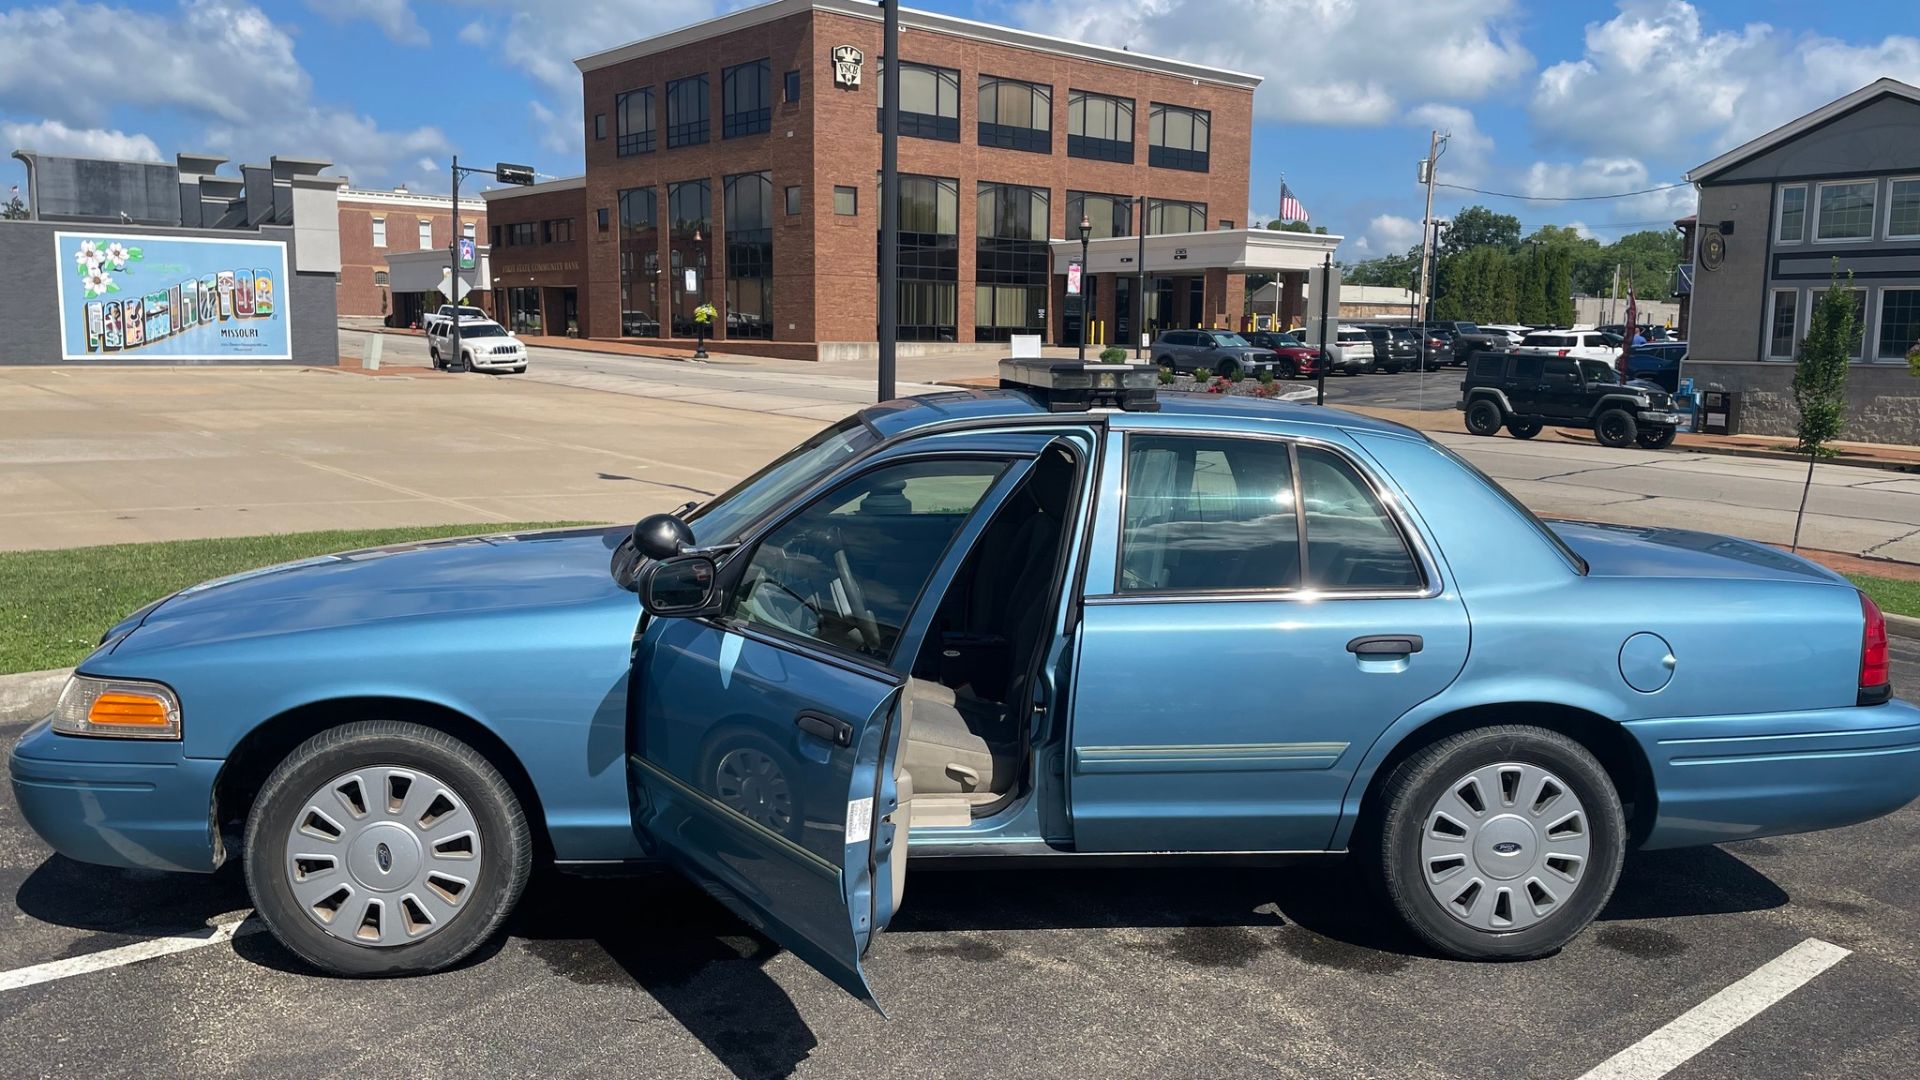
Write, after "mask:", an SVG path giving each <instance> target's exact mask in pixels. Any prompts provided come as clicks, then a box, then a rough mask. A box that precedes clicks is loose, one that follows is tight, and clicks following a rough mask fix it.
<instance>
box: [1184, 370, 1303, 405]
mask: <svg viewBox="0 0 1920 1080" xmlns="http://www.w3.org/2000/svg"><path fill="white" fill-rule="evenodd" d="M1160 389H1161V390H1162V391H1168V390H1171V391H1173V392H1175V393H1186V394H1218V395H1220V396H1221V397H1250V398H1265V399H1270V400H1278V401H1295V400H1299V399H1302V398H1311V397H1313V396H1314V391H1313V390H1311V389H1302V388H1300V387H1298V386H1293V385H1290V384H1287V383H1283V382H1281V381H1279V380H1277V379H1269V380H1267V381H1265V382H1262V381H1261V380H1259V379H1229V378H1227V377H1225V376H1223V375H1215V376H1213V377H1211V378H1208V379H1196V378H1194V377H1193V376H1191V375H1175V376H1174V377H1173V379H1172V380H1171V381H1169V380H1167V379H1166V378H1165V377H1164V376H1163V377H1162V378H1161V380H1160Z"/></svg>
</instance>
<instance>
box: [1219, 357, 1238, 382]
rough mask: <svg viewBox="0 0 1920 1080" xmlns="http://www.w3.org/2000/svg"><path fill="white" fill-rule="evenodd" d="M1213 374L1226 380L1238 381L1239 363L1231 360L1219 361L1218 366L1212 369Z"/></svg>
mask: <svg viewBox="0 0 1920 1080" xmlns="http://www.w3.org/2000/svg"><path fill="white" fill-rule="evenodd" d="M1214 374H1216V375H1218V376H1220V377H1221V378H1223V379H1226V380H1227V381H1228V382H1238V381H1239V380H1240V365H1239V364H1236V363H1234V362H1233V361H1231V360H1222V361H1220V366H1219V367H1217V368H1215V369H1214Z"/></svg>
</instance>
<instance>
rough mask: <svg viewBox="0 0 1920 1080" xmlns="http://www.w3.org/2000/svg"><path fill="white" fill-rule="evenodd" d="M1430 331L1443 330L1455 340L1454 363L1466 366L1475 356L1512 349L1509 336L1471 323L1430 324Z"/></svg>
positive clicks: (1427, 325)
mask: <svg viewBox="0 0 1920 1080" xmlns="http://www.w3.org/2000/svg"><path fill="white" fill-rule="evenodd" d="M1426 329H1428V330H1441V331H1444V332H1446V333H1447V334H1449V335H1451V336H1452V338H1453V357H1452V361H1451V362H1452V363H1454V364H1465V363H1466V362H1467V361H1468V360H1471V359H1472V358H1473V354H1475V353H1482V352H1506V351H1507V350H1508V349H1509V348H1511V347H1512V345H1511V343H1510V342H1509V340H1508V338H1507V335H1505V334H1497V333H1494V332H1492V331H1490V330H1482V329H1480V328H1479V327H1478V326H1476V325H1474V324H1473V323H1470V322H1456V321H1443V322H1430V323H1427V324H1426Z"/></svg>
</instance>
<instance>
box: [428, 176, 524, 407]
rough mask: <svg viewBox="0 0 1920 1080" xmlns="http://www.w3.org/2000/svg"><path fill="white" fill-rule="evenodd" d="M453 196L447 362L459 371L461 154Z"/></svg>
mask: <svg viewBox="0 0 1920 1080" xmlns="http://www.w3.org/2000/svg"><path fill="white" fill-rule="evenodd" d="M452 198H453V216H452V217H450V218H448V219H447V220H448V222H450V224H449V225H448V226H447V232H448V233H449V234H450V236H449V237H448V239H447V288H448V289H450V290H452V292H453V297H452V299H453V351H452V352H451V353H449V354H448V357H447V359H446V360H445V363H446V365H447V366H448V367H449V368H452V369H453V370H455V371H458V370H460V155H459V154H455V155H453V196H452ZM479 263H480V260H478V259H475V260H474V266H475V267H476V268H478V266H479ZM494 310H495V311H498V310H499V306H498V304H496V305H495V307H494ZM507 318H508V320H509V321H511V320H512V318H513V316H512V315H511V314H509V315H508V316H507ZM421 321H422V322H425V321H426V320H425V319H424V318H423V319H422V320H421Z"/></svg>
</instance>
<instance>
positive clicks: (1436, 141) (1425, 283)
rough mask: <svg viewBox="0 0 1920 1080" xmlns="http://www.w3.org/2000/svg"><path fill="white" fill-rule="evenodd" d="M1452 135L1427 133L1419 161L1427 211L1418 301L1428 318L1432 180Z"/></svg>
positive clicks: (1422, 232)
mask: <svg viewBox="0 0 1920 1080" xmlns="http://www.w3.org/2000/svg"><path fill="white" fill-rule="evenodd" d="M1452 137H1453V134H1452V133H1451V132H1449V133H1448V134H1447V135H1445V136H1444V137H1443V136H1442V135H1441V134H1440V132H1438V131H1434V132H1432V133H1431V134H1430V135H1428V137H1427V157H1426V160H1424V161H1422V162H1421V163H1420V182H1421V183H1422V184H1425V185H1426V187H1427V212H1426V215H1425V216H1424V217H1422V218H1421V219H1420V222H1421V224H1420V301H1421V304H1422V305H1423V306H1424V307H1425V308H1426V311H1427V318H1429V319H1431V318H1433V276H1434V275H1433V248H1434V240H1435V239H1436V238H1435V236H1434V229H1433V181H1434V177H1435V176H1436V175H1437V174H1438V173H1439V171H1440V155H1441V154H1442V153H1444V152H1445V151H1446V148H1447V139H1451V138H1452Z"/></svg>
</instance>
